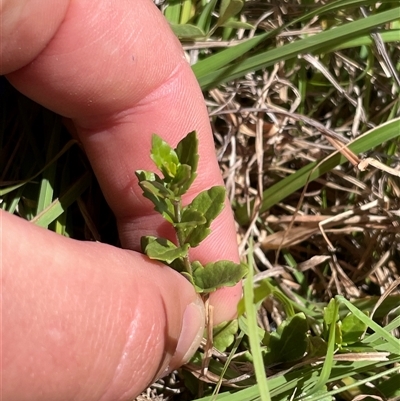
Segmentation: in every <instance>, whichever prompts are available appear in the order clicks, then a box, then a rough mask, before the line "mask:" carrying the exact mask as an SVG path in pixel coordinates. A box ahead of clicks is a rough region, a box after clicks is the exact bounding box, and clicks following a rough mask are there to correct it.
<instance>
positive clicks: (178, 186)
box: [168, 164, 192, 197]
mask: <svg viewBox="0 0 400 401" xmlns="http://www.w3.org/2000/svg"><path fill="white" fill-rule="evenodd" d="M191 183H192V171H191V167H190V166H188V165H187V164H180V165H179V166H178V168H177V171H176V175H175V177H174V178H173V180H172V181H171V182H170V183H169V184H168V187H169V188H170V189H171V191H173V193H174V194H175V196H177V197H178V196H181V195H183V194H184V193H185V192H186V191H187V190H188V188H189V187H190V184H191Z"/></svg>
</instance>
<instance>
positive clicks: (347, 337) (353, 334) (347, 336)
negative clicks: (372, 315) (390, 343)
mask: <svg viewBox="0 0 400 401" xmlns="http://www.w3.org/2000/svg"><path fill="white" fill-rule="evenodd" d="M341 329H342V341H343V343H345V344H353V343H355V342H357V341H359V340H360V338H361V336H362V335H363V334H364V333H365V331H366V330H367V325H366V324H365V323H363V322H362V321H361V320H360V319H359V318H358V317H356V316H355V315H354V314H353V313H349V314H348V315H347V316H346V317H345V318H344V319H343V320H342V327H341Z"/></svg>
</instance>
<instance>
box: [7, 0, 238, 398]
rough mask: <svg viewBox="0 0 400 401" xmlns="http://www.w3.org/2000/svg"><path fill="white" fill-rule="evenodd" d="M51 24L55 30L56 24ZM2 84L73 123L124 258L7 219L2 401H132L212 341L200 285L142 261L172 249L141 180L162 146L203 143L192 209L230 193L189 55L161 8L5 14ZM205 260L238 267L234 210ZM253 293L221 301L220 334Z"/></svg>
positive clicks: (222, 219)
mask: <svg viewBox="0 0 400 401" xmlns="http://www.w3.org/2000/svg"><path fill="white" fill-rule="evenodd" d="M43 16H44V17H43ZM1 18H2V40H1V43H0V45H1V66H0V67H1V73H2V74H7V77H8V79H9V80H10V81H11V83H12V84H13V85H14V86H15V87H16V88H17V89H18V90H20V91H21V92H23V93H24V94H26V95H27V96H29V97H30V98H32V99H34V100H35V101H37V102H38V103H41V104H43V105H44V106H46V107H48V108H49V109H52V110H54V111H55V112H57V113H59V114H61V115H63V116H65V117H68V118H70V119H71V120H72V122H73V124H74V126H75V129H76V132H77V135H78V138H79V140H80V141H81V143H82V144H83V146H84V148H85V151H86V153H87V155H88V157H89V159H90V161H91V164H92V166H93V169H94V171H95V173H96V176H97V178H98V180H99V182H100V185H101V187H102V190H103V192H104V195H105V197H106V199H107V201H108V203H109V204H110V206H111V208H112V209H113V211H114V213H115V215H116V218H117V222H118V227H119V233H120V238H121V242H122V244H123V247H124V248H126V249H130V250H122V249H118V248H113V247H111V246H108V245H104V244H99V243H92V242H91V243H89V242H78V241H74V240H71V239H67V238H64V237H61V236H59V235H56V234H54V233H52V232H50V231H47V230H43V229H41V228H38V227H36V226H34V225H32V224H31V223H29V222H26V221H23V220H22V219H19V218H17V217H15V216H12V215H10V214H7V213H2V214H1V218H2V221H1V225H2V229H1V234H2V239H1V243H2V252H3V254H2V261H3V270H2V290H3V304H2V311H3V323H2V347H3V353H2V396H3V397H4V399H6V400H19V401H22V400H25V399H29V400H35V399H40V400H52V401H55V400H70V399H71V400H72V399H73V400H98V399H101V400H124V399H132V398H133V397H135V396H136V395H137V394H138V393H140V392H141V391H142V390H143V389H145V388H146V386H148V385H149V384H150V383H151V382H152V381H154V380H155V379H156V378H157V377H159V376H161V375H162V374H163V373H164V372H165V370H166V369H168V370H172V369H174V368H176V367H178V366H179V365H181V364H182V363H183V362H184V361H185V360H187V358H188V357H189V356H190V354H191V353H193V352H194V351H195V349H196V348H197V345H198V343H199V341H200V339H201V335H202V331H203V325H204V310H203V306H202V304H201V302H199V299H198V297H197V296H196V294H195V293H194V291H193V288H192V287H191V285H190V284H189V283H188V282H187V281H186V279H184V278H183V277H181V276H180V275H179V274H177V273H176V272H174V271H173V270H171V269H169V268H167V267H165V266H163V265H160V264H158V263H154V262H151V261H149V260H148V259H147V258H146V257H144V256H143V255H141V254H139V253H138V252H137V251H138V250H139V248H140V245H139V243H140V237H141V236H142V235H151V234H153V235H157V236H166V235H168V234H166V230H167V231H168V229H166V227H165V224H164V223H163V221H162V218H160V216H159V215H158V214H156V213H154V211H153V210H152V209H153V207H152V205H151V204H150V202H148V201H147V200H146V199H144V198H143V196H142V194H141V190H140V188H139V187H138V185H137V180H136V177H135V174H134V173H135V171H136V170H137V169H152V168H153V165H152V162H151V160H150V158H149V156H148V155H149V149H150V140H151V134H152V133H153V132H156V133H157V134H159V135H161V136H162V137H163V138H164V139H165V140H166V141H167V142H169V143H171V144H173V145H175V144H176V143H177V142H178V141H179V140H180V139H181V138H182V137H183V136H184V135H186V134H187V133H188V132H189V131H191V130H196V131H197V132H198V133H199V138H200V144H199V145H200V147H199V153H200V161H199V169H198V172H199V175H198V177H197V179H196V181H195V182H194V184H193V185H192V188H191V192H190V193H189V194H188V195H187V196H188V198H187V199H188V200H189V199H190V198H193V197H194V196H195V195H196V194H197V193H198V192H200V191H202V190H203V189H205V188H209V187H211V186H213V185H219V184H221V183H222V180H221V176H220V172H219V168H218V165H217V162H216V159H215V151H214V144H213V140H212V135H211V131H210V127H209V123H208V116H207V112H206V109H205V106H204V100H203V97H202V94H201V92H200V89H199V87H198V85H197V82H196V80H195V78H194V76H193V74H192V72H191V69H190V67H189V66H188V64H187V63H186V61H185V60H184V57H183V54H182V50H181V47H180V44H179V42H178V41H177V40H176V39H175V38H174V36H173V35H172V33H171V32H170V29H169V27H168V25H167V23H166V22H165V20H164V19H163V17H162V16H161V15H160V13H159V12H158V10H157V9H156V8H155V7H154V5H153V4H152V2H151V1H150V0H136V1H135V2H131V1H128V0H120V1H118V2H114V3H112V4H110V2H105V1H99V2H92V1H89V0H76V1H67V0H64V1H62V0H59V1H57V2H51V1H48V0H47V1H46V0H29V1H28V0H25V1H23V0H20V1H18V2H15V1H13V0H8V1H7V0H3V2H2V16H1ZM212 228H213V232H212V234H211V235H210V236H209V237H208V238H207V239H206V240H205V241H204V243H203V244H202V245H201V246H199V247H198V248H196V249H193V252H192V257H193V258H195V259H198V260H200V261H201V262H204V263H206V262H208V261H214V260H219V259H230V260H233V261H238V255H237V246H236V236H235V229H234V224H233V218H232V214H231V211H230V209H229V207H226V208H225V210H224V211H223V212H222V214H221V215H220V216H219V217H218V219H217V220H216V221H215V224H213V227H212ZM240 294H241V289H240V285H238V286H236V287H233V288H226V289H222V290H219V291H217V292H216V293H215V294H212V295H211V298H210V302H211V304H213V305H214V308H215V309H214V321H215V323H218V322H221V321H224V320H229V319H231V318H233V317H234V315H235V312H236V304H237V301H238V300H239V298H240Z"/></svg>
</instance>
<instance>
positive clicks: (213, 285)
mask: <svg viewBox="0 0 400 401" xmlns="http://www.w3.org/2000/svg"><path fill="white" fill-rule="evenodd" d="M192 268H193V281H194V283H195V286H196V287H197V288H198V292H205V293H208V292H213V291H215V290H217V289H218V288H221V287H232V286H234V285H235V284H237V283H238V282H239V281H240V280H241V279H242V278H243V277H244V276H245V275H246V273H247V267H246V266H245V265H244V264H238V263H234V262H231V261H229V260H220V261H218V262H212V263H207V264H206V265H205V266H204V267H201V265H200V263H198V262H197V264H195V263H192Z"/></svg>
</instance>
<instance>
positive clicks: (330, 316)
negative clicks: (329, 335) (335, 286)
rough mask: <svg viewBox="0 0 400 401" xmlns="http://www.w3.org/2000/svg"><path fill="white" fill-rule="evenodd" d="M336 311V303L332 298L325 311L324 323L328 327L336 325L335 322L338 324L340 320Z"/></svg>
mask: <svg viewBox="0 0 400 401" xmlns="http://www.w3.org/2000/svg"><path fill="white" fill-rule="evenodd" d="M336 309H337V308H336V302H335V300H334V299H333V298H332V299H331V300H330V301H329V304H328V306H327V307H326V308H325V310H324V322H325V323H326V324H327V325H331V324H332V323H334V322H336V321H337V320H338V314H337V311H336Z"/></svg>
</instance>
